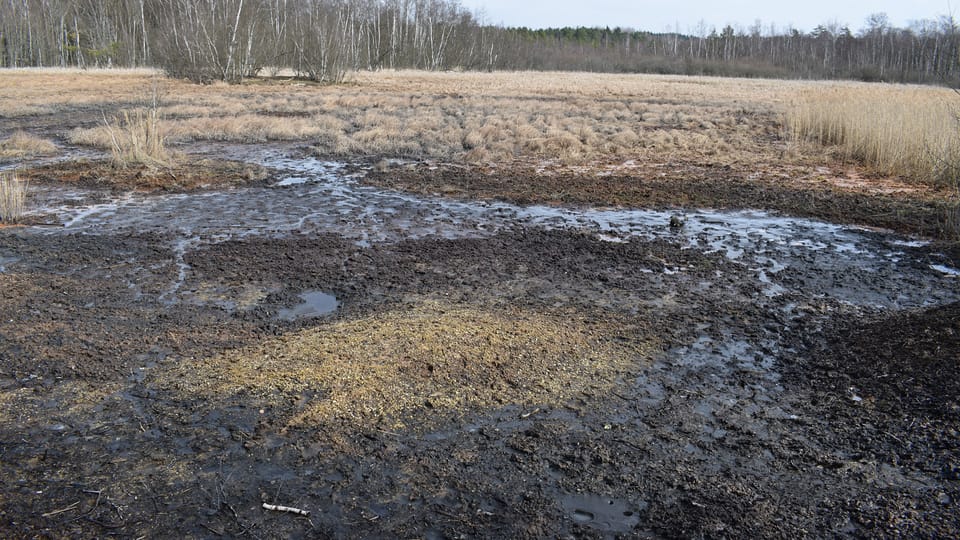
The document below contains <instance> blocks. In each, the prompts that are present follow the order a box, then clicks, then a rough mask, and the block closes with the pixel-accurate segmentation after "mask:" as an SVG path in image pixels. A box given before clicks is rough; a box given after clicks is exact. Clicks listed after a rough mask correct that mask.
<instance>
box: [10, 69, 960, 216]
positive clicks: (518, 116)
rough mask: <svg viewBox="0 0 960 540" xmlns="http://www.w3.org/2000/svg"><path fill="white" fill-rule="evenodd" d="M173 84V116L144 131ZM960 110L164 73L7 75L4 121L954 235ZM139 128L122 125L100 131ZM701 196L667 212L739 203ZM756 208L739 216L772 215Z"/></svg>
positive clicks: (886, 99) (706, 86)
mask: <svg viewBox="0 0 960 540" xmlns="http://www.w3.org/2000/svg"><path fill="white" fill-rule="evenodd" d="M158 81H159V83H158ZM158 84H159V85H160V87H161V89H160V91H161V92H162V94H163V95H164V96H165V99H164V100H163V106H162V108H161V109H160V111H159V115H158V116H156V117H150V116H144V114H143V113H140V114H141V116H140V117H137V112H136V111H138V110H143V109H144V108H146V109H149V107H150V102H149V97H147V98H145V96H150V95H151V89H152V88H153V89H155V88H156V86H157V85H158ZM62 88H70V89H71V91H70V92H62V91H61V89H62ZM953 102H960V98H957V97H956V96H953V95H952V94H950V93H949V92H947V91H945V90H942V89H937V88H930V87H905V86H889V85H885V86H879V85H868V84H862V83H837V82H828V83H824V82H798V81H773V80H745V79H723V78H708V77H680V76H655V75H612V74H585V73H536V72H524V73H506V72H498V73H454V72H417V71H382V72H376V73H369V72H363V73H358V74H356V75H354V76H353V78H352V80H350V81H348V83H346V84H342V85H335V86H330V85H318V84H312V83H305V82H302V81H298V80H295V79H292V78H283V77H280V78H273V79H260V80H253V81H248V82H247V83H245V84H243V85H226V84H214V85H206V86H200V85H193V84H189V83H185V82H182V81H176V80H161V79H158V75H157V73H155V72H151V71H106V72H96V71H94V72H80V71H70V70H52V71H50V70H43V71H37V70H8V71H3V72H0V118H7V119H9V120H11V121H12V122H13V123H19V124H23V123H24V122H27V121H30V122H31V123H33V122H37V121H40V122H44V121H46V122H47V124H48V125H50V126H51V129H62V130H64V131H59V132H57V133H58V134H59V135H62V136H66V138H67V139H68V140H69V141H70V142H72V143H75V144H82V145H89V146H95V147H99V148H102V149H104V150H110V149H116V147H117V144H116V141H117V139H118V138H117V137H116V132H117V131H118V130H121V129H120V128H123V129H126V131H128V132H130V133H137V134H138V136H137V138H136V139H133V138H131V141H130V144H128V145H127V146H128V147H131V148H134V149H135V151H134V152H133V153H134V154H137V153H140V148H146V147H149V146H151V145H150V143H149V140H154V141H165V142H166V143H167V144H168V145H170V146H172V147H176V146H177V145H187V144H189V143H190V142H194V141H225V142H239V143H258V142H266V141H295V142H298V143H306V144H308V145H309V146H311V147H312V148H314V151H315V152H316V153H318V154H320V155H324V156H344V157H346V156H349V157H367V158H371V159H373V160H376V159H377V158H383V157H405V158H414V159H425V160H428V161H433V162H437V161H439V162H447V163H469V164H472V165H474V167H473V170H474V171H477V172H478V174H483V175H486V176H488V177H495V176H501V177H502V176H504V175H505V174H507V173H510V172H511V171H513V172H515V171H520V170H521V169H522V170H523V171H524V172H523V176H524V178H525V180H524V181H526V179H529V178H530V177H531V176H536V177H537V178H546V177H549V176H551V175H552V176H554V177H555V178H556V180H555V181H554V183H557V182H562V181H563V178H569V177H571V176H579V177H583V178H587V177H604V178H607V177H610V178H615V177H622V178H621V179H620V180H618V182H620V183H619V184H617V183H616V182H612V183H609V186H607V187H608V188H609V189H606V191H604V193H606V194H607V195H610V194H611V193H613V192H612V191H611V189H613V190H621V191H622V194H627V195H629V197H627V199H629V200H626V201H624V200H623V197H612V196H610V197H607V196H603V197H600V198H599V199H597V200H592V201H587V202H588V203H593V204H651V203H652V204H657V201H656V200H653V201H651V200H649V199H648V198H647V197H645V196H644V197H641V198H640V199H637V198H636V196H640V195H642V194H643V193H644V192H645V190H646V189H647V188H645V187H644V186H643V185H641V183H642V181H663V182H666V181H671V182H672V181H675V180H683V181H688V183H689V182H712V183H714V184H716V183H717V182H721V183H722V182H723V181H725V180H736V181H737V182H740V184H742V185H748V184H749V185H753V186H760V187H761V188H762V189H764V190H779V192H780V194H781V195H783V196H782V197H775V198H776V199H777V200H783V201H786V200H787V199H791V200H795V201H799V202H802V203H803V204H802V205H801V206H802V208H801V207H797V206H795V205H791V204H781V203H776V204H772V203H771V204H772V206H771V205H768V206H766V207H768V208H774V209H783V210H785V211H789V212H795V213H798V214H800V215H811V216H816V217H822V218H825V219H836V217H837V215H849V214H850V212H849V210H850V209H849V207H844V208H841V207H840V206H839V205H830V204H823V203H821V202H818V200H819V199H821V198H822V197H830V198H833V197H834V196H835V194H836V193H838V192H841V193H843V194H845V195H850V196H857V197H861V196H862V197H869V198H872V199H871V201H870V202H869V204H867V205H865V206H864V205H860V206H861V210H862V211H860V214H857V215H856V216H855V217H853V218H851V219H853V220H856V221H858V222H860V223H867V224H872V225H877V226H883V227H890V226H893V227H896V228H899V229H901V230H905V231H907V230H909V231H914V232H920V233H923V234H927V233H931V232H932V233H933V234H937V235H940V234H943V231H944V230H956V226H950V225H949V224H948V223H947V222H949V221H950V220H951V219H953V220H954V221H956V216H955V215H954V214H955V213H956V199H957V194H956V189H953V190H952V191H951V190H949V189H947V188H948V187H949V179H950V178H952V177H955V176H956V175H955V174H953V172H955V171H953V166H954V164H956V163H957V162H956V159H957V154H958V153H960V151H958V149H957V148H958V144H957V131H958V130H957V126H956V121H955V115H954V110H953V105H952V103H953ZM125 114H126V115H127V118H129V119H131V120H130V122H129V124H128V125H127V126H120V128H118V127H117V124H116V123H114V125H113V127H111V126H110V125H106V124H105V123H104V122H103V120H102V119H103V118H104V117H110V118H124V115H125ZM60 118H75V119H79V120H78V121H74V122H60V123H55V119H60ZM44 119H49V120H44ZM147 120H149V122H148V121H147ZM77 126H79V127H77ZM141 128H142V129H141ZM151 137H152V139H151ZM135 141H138V142H135ZM824 145H827V146H826V147H824ZM118 154H120V157H119V160H120V161H127V160H130V159H133V158H130V157H125V156H124V155H123V154H124V152H118ZM134 161H135V160H134ZM146 161H147V162H149V161H151V160H149V159H148V160H146ZM159 161H161V162H162V161H163V159H162V157H161V159H160V160H159ZM381 172H382V171H381ZM419 172H422V171H419ZM419 172H418V174H419ZM951 175H952V176H951ZM628 180H629V185H628V184H627V183H625V182H627V181H628ZM528 183H529V182H528ZM621 184H622V185H621ZM397 187H401V186H397ZM460 187H463V186H460ZM430 189H433V188H430ZM531 189H539V188H538V187H537V186H536V185H532V188H531ZM571 189H573V190H576V189H577V188H576V187H575V186H574V187H572V188H571ZM690 189H694V188H692V187H691V188H690ZM718 189H719V188H718ZM624 190H625V191H624ZM441 191H442V190H441ZM561 191H563V190H561ZM601 191H602V190H601ZM788 191H789V193H788ZM631 193H633V194H634V195H636V196H634V195H630V194H631ZM798 193H799V195H800V196H798V195H797V194H798ZM811 193H813V194H814V195H809V194H811ZM894 197H899V198H900V199H899V200H905V199H903V198H904V197H906V198H910V201H911V202H909V204H908V206H910V208H908V209H907V210H906V211H905V210H903V209H900V208H893V207H891V206H890V204H900V203H899V202H896V200H895V199H894ZM688 198H689V197H687V196H686V195H685V196H684V197H680V198H678V199H675V200H667V201H660V204H664V203H666V204H707V205H711V204H713V205H719V206H723V205H725V204H727V203H725V202H724V201H723V200H718V201H714V202H713V203H711V201H706V202H705V203H704V201H701V200H700V199H702V197H700V198H696V197H694V198H693V199H691V200H687V199H688ZM762 198H763V200H770V197H769V196H767V195H762ZM534 199H535V200H536V199H537V198H534ZM568 199H570V197H567V196H564V197H560V198H559V199H557V200H560V201H566V200H568ZM581 199H582V197H573V198H572V199H570V200H574V201H580V200H581ZM553 200H554V199H548V200H544V201H541V202H552V201H553ZM752 200H753V199H751V198H750V196H747V197H746V198H742V197H741V199H738V200H737V201H735V202H734V203H733V204H734V205H736V206H740V205H743V204H747V205H748V206H751V205H754V204H756V205H759V206H761V207H764V203H763V201H756V203H751V202H750V201H752ZM804 201H805V202H804ZM844 204H846V203H844ZM858 204H859V203H858ZM877 205H879V207H878V206H877ZM868 207H869V208H868ZM915 209H919V210H916V211H914V210H915ZM858 211H859V210H858ZM888 216H889V217H888ZM898 216H906V217H898ZM951 216H953V217H951ZM911 222H912V223H919V225H917V226H910V225H909V223H911ZM945 223H947V226H946V227H945V225H944V224H945ZM904 224H905V225H904ZM951 227H952V228H951Z"/></svg>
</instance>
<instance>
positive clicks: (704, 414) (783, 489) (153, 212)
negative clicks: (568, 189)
mask: <svg viewBox="0 0 960 540" xmlns="http://www.w3.org/2000/svg"><path fill="white" fill-rule="evenodd" d="M250 155H251V156H253V157H251V160H252V161H254V162H255V163H256V164H258V165H263V166H267V167H270V168H271V169H272V170H274V171H276V183H275V184H272V185H267V186H254V187H251V188H244V189H239V190H225V191H213V192H205V193H197V194H178V195H147V194H117V193H115V192H105V191H99V190H95V189H94V190H91V189H86V188H75V187H70V188H67V187H63V188H58V187H56V186H52V187H51V186H42V187H38V188H37V189H38V190H39V191H38V192H37V197H38V200H41V201H43V204H42V205H40V207H39V208H38V209H37V210H36V211H35V212H36V214H35V216H34V218H35V220H36V221H37V222H42V223H46V224H50V223H57V224H59V226H50V225H42V226H41V225H37V226H33V227H24V228H8V229H3V230H0V284H2V285H3V286H2V289H0V290H2V292H0V313H2V314H3V322H2V325H0V343H2V348H0V403H2V405H3V407H2V409H0V410H2V413H0V414H2V420H3V421H2V422H0V464H2V467H0V484H2V486H3V488H2V489H3V493H2V496H0V529H2V530H3V531H4V536H7V537H34V536H52V537H92V536H105V537H109V536H120V537H137V536H141V535H148V536H157V535H161V536H182V537H211V536H220V535H222V536H228V537H235V536H241V535H248V536H251V537H260V538H274V537H324V536H333V537H357V536H361V537H378V536H399V537H413V536H415V537H429V538H443V537H458V536H463V535H465V536H480V537H556V536H567V535H574V536H578V537H579V536H582V537H598V538H602V537H616V536H625V537H743V536H748V535H756V536H763V537H769V536H790V537H796V536H817V537H821V536H828V535H840V536H850V537H857V536H870V537H876V536H881V537H882V536H904V535H906V536H943V537H949V536H956V534H957V531H958V528H960V523H958V519H957V517H956V516H957V515H960V508H958V504H960V503H958V498H960V476H958V471H960V451H958V448H957V444H956V441H957V436H958V433H957V432H958V429H960V425H958V424H960V421H958V415H957V407H958V399H960V397H958V388H960V385H958V382H960V381H958V373H960V372H958V369H957V365H956V359H957V358H958V354H957V353H958V351H960V349H958V347H960V342H958V335H960V312H958V307H957V306H958V305H960V304H958V302H960V290H958V289H960V288H958V287H957V278H956V277H955V276H954V275H953V274H952V273H951V271H954V269H955V268H957V263H958V261H957V260H955V258H954V257H953V256H951V254H950V252H949V250H948V251H947V253H944V249H943V248H942V247H940V246H936V245H930V244H926V243H924V242H918V241H915V240H911V239H908V238H903V237H899V236H895V235H893V234H889V233H882V232H874V231H866V230H862V229H855V228H845V227H840V226H836V225H830V224H824V223H818V222H812V221H805V220H797V219H791V218H783V217H778V216H773V215H769V214H765V213H762V212H729V213H724V212H707V211H699V210H692V209H691V210H687V211H685V212H684V214H685V217H686V225H685V227H683V228H682V229H679V230H675V229H674V230H671V228H670V227H669V226H668V223H669V217H670V215H671V212H661V211H639V210H638V211H634V210H611V209H607V210H591V209H589V208H582V207H576V208H554V207H530V206H515V205H510V204H506V203H489V202H488V203H472V202H469V201H449V200H445V199H434V198H430V197H417V196H413V195H410V194H406V193H399V192H392V191H386V190H382V189H379V188H373V187H369V186H361V185H358V184H357V183H356V182H355V181H353V180H344V179H343V175H342V174H341V172H339V171H340V169H339V168H338V166H334V165H330V164H322V163H319V162H317V161H316V160H304V159H300V158H298V157H297V156H296V155H287V154H283V155H280V154H276V153H270V152H266V153H258V151H251V152H250ZM228 157H229V156H228ZM311 292H313V293H317V294H316V295H314V296H310V295H309V293H311ZM320 293H323V295H321V294H320ZM331 296H332V297H335V299H336V303H335V304H332V303H327V304H323V305H321V304H317V305H314V306H312V307H313V310H311V309H301V310H300V311H298V312H299V313H302V314H304V315H305V316H302V317H299V318H297V317H292V320H290V319H291V317H285V316H282V315H281V314H282V313H285V310H287V311H286V312H287V313H289V312H290V310H296V309H297V308H298V307H299V306H301V304H303V303H305V302H304V301H305V300H307V299H309V298H320V299H324V298H328V297H331ZM331 306H332V308H331ZM307 307H310V306H307ZM262 503H269V504H280V505H285V506H291V507H296V508H301V509H304V510H309V511H310V515H309V517H302V516H297V515H294V514H285V513H277V512H271V511H267V510H264V509H263V508H262V506H261V505H262Z"/></svg>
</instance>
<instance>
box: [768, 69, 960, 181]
mask: <svg viewBox="0 0 960 540" xmlns="http://www.w3.org/2000/svg"><path fill="white" fill-rule="evenodd" d="M958 115H960V96H958V95H957V94H956V93H954V92H952V91H949V90H945V89H940V88H930V87H906V86H877V85H861V84H850V83H847V84H834V85H830V86H827V87H824V86H823V85H821V86H820V87H818V88H816V89H811V90H808V91H806V92H804V93H803V94H802V95H801V97H800V98H799V99H798V100H797V101H796V102H795V104H794V105H793V107H791V109H790V111H789V112H788V114H787V125H788V127H789V129H790V131H791V133H792V135H793V137H794V139H795V140H797V141H811V142H814V143H817V144H821V145H824V146H826V147H828V148H830V149H832V150H833V151H835V152H839V154H840V157H842V158H844V159H850V160H856V161H858V162H862V163H864V164H865V165H867V166H869V167H870V168H872V169H873V170H874V171H875V172H876V173H877V174H880V175H884V176H898V177H901V178H903V179H905V180H907V181H911V182H918V183H927V184H933V185H946V186H952V187H956V185H957V179H958V173H960V121H958V117H960V116H958Z"/></svg>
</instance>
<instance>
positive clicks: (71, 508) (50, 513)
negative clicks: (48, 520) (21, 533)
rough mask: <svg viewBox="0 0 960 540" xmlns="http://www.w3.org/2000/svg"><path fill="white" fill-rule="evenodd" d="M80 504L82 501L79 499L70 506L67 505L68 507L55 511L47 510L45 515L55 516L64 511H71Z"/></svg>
mask: <svg viewBox="0 0 960 540" xmlns="http://www.w3.org/2000/svg"><path fill="white" fill-rule="evenodd" d="M79 505H80V501H77V502H75V503H73V504H71V505H70V506H68V507H66V508H61V509H59V510H54V511H53V512H47V513H46V514H43V517H51V516H55V515H57V514H62V513H64V512H69V511H70V510H73V509H74V508H76V507H77V506H79Z"/></svg>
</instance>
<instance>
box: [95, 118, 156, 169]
mask: <svg viewBox="0 0 960 540" xmlns="http://www.w3.org/2000/svg"><path fill="white" fill-rule="evenodd" d="M104 122H105V124H106V127H107V130H108V131H109V133H110V143H111V144H110V154H111V157H112V159H113V164H114V165H115V166H117V167H121V168H126V167H130V166H135V165H146V166H148V167H167V166H169V165H170V155H169V154H168V153H167V149H166V144H165V142H164V137H163V133H162V131H161V130H160V111H159V108H157V107H151V108H150V109H146V110H144V109H138V110H135V111H133V112H132V113H131V112H129V111H124V112H123V113H122V114H121V116H120V117H119V118H117V119H115V120H114V122H113V123H112V124H111V123H107V122H106V119H104Z"/></svg>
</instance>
